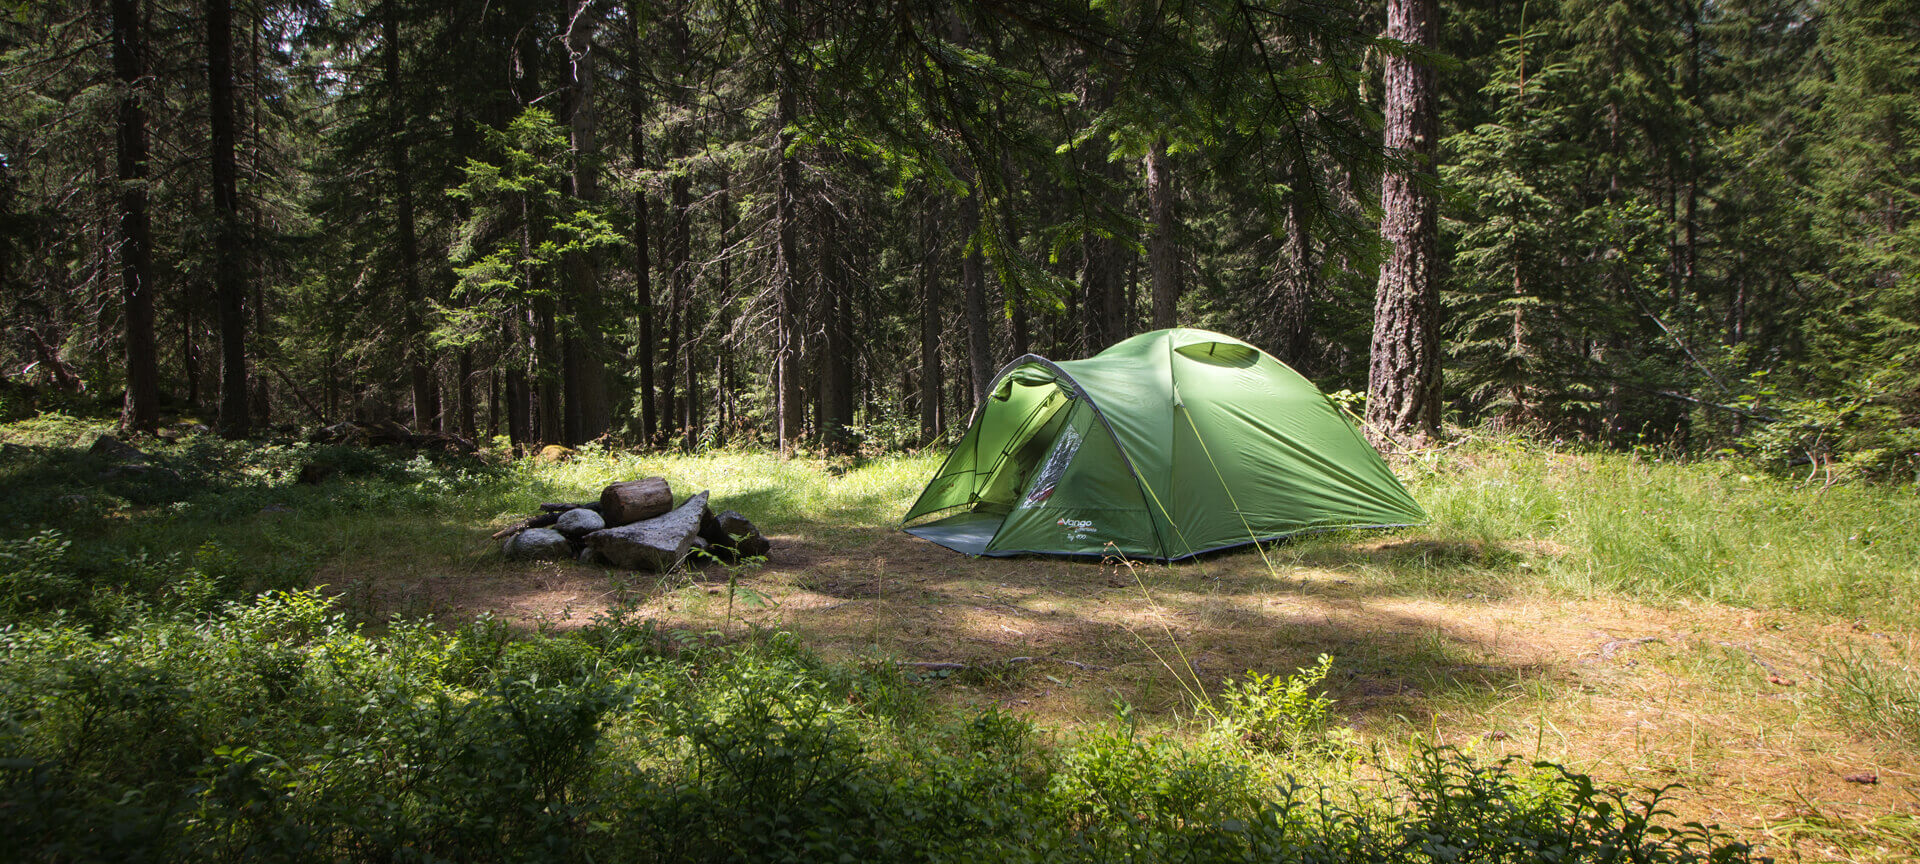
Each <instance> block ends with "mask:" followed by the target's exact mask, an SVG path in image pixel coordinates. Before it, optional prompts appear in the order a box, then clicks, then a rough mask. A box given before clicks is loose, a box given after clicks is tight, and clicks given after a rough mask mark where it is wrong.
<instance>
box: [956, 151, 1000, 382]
mask: <svg viewBox="0 0 1920 864" xmlns="http://www.w3.org/2000/svg"><path fill="white" fill-rule="evenodd" d="M960 212H961V218H960V230H961V238H960V242H961V243H962V244H964V248H965V250H966V253H965V254H966V257H964V258H962V259H961V261H960V284H961V292H962V293H963V294H964V295H965V299H966V312H967V370H968V371H969V372H970V373H971V374H972V378H971V380H972V383H973V390H972V393H973V403H972V404H973V406H974V407H975V408H978V407H979V406H980V405H981V404H982V403H984V402H986V401H987V385H989V384H991V383H993V349H992V347H991V346H992V343H991V342H990V341H989V339H990V338H991V334H992V331H991V330H990V329H989V328H991V327H992V326H993V319H991V318H989V317H987V284H986V283H987V280H986V266H985V261H984V260H982V259H981V257H980V246H979V244H978V243H975V242H974V235H975V234H977V233H979V231H980V186H979V184H978V183H976V184H974V188H973V190H972V191H971V192H970V193H969V194H968V195H967V200H966V203H965V204H962V205H961V211H960Z"/></svg>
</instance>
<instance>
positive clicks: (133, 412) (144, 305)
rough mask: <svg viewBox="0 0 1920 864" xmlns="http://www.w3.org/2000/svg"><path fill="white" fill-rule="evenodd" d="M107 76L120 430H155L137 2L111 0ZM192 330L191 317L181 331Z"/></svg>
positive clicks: (142, 38) (142, 46)
mask: <svg viewBox="0 0 1920 864" xmlns="http://www.w3.org/2000/svg"><path fill="white" fill-rule="evenodd" d="M112 17H113V22H112V29H113V33H112V38H113V73H114V78H115V79H116V82H117V83H118V84H119V86H120V88H121V91H120V116H119V130H118V131H119V134H118V135H117V136H116V138H117V140H116V142H115V151H116V152H115V159H114V161H115V168H116V171H115V176H117V177H118V178H119V181H120V303H121V308H122V309H123V314H124V315H125V317H126V322H125V324H126V374H127V395H126V400H125V401H124V402H122V403H121V407H120V428H121V429H123V430H125V431H128V432H153V431H155V430H156V429H158V428H159V426H160V368H159V366H160V364H159V358H158V354H159V351H158V347H157V345H156V344H155V340H154V335H153V251H152V245H153V240H152V234H153V232H152V228H151V226H150V224H149V222H148V218H147V112H146V109H145V107H144V106H142V105H141V104H140V103H141V91H142V90H143V89H145V84H144V79H145V78H146V74H147V73H146V58H145V55H146V34H145V33H144V32H143V28H142V24H141V20H140V4H139V2H138V0H113V6H112ZM192 328H193V321H192V317H191V316H189V317H188V320H187V329H188V330H189V332H191V330H192Z"/></svg>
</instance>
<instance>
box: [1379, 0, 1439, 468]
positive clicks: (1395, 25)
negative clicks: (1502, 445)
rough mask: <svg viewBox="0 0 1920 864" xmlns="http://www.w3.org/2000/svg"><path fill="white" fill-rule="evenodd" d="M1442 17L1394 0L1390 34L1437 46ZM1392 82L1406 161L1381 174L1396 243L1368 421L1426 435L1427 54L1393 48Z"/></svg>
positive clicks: (1433, 349) (1432, 333)
mask: <svg viewBox="0 0 1920 864" xmlns="http://www.w3.org/2000/svg"><path fill="white" fill-rule="evenodd" d="M1435 18H1436V10H1435V3H1434V0H1387V36H1388V37H1389V38H1393V39H1398V40H1400V41H1402V42H1405V43H1407V44H1408V45H1410V46H1413V47H1414V48H1415V49H1416V50H1424V51H1431V50H1433V48H1434V45H1435V43H1436V35H1435V34H1436V29H1437V28H1436V24H1435ZM1384 81H1385V96H1386V110H1385V120H1386V146H1387V149H1388V151H1389V152H1390V153H1392V154H1394V155H1397V156H1399V157H1401V158H1403V159H1405V160H1407V164H1406V165H1405V166H1404V167H1403V168H1400V169H1396V170H1393V171H1389V172H1388V173H1387V175H1386V177H1385V178H1384V179H1383V180H1382V182H1381V190H1380V203H1381V209H1382V211H1383V213H1382V217H1381V221H1380V233H1381V236H1382V237H1383V238H1384V239H1385V240H1386V242H1387V245H1388V247H1389V251H1388V254H1387V260H1386V262H1385V263H1384V264H1383V265H1382V266H1381V268H1380V283H1379V287H1378V289H1377V293H1376V296H1375V299H1374V312H1373V346H1372V357H1371V364H1370V366H1369V369H1368V375H1367V422H1368V425H1369V427H1370V430H1369V431H1370V433H1371V434H1372V435H1373V436H1374V437H1375V438H1376V439H1378V438H1382V437H1393V438H1405V439H1407V440H1409V441H1413V442H1416V443H1418V442H1424V441H1425V440H1427V439H1429V438H1431V437H1432V436H1434V435H1436V434H1437V433H1438V431H1439V426H1440V341H1439V333H1438V330H1439V317H1440V304H1439V296H1438V291H1437V290H1436V286H1435V284H1434V283H1435V279H1434V275H1435V274H1434V242H1435V235H1436V233H1437V228H1438V225H1437V219H1436V212H1435V207H1434V201H1433V196H1432V195H1431V194H1430V193H1429V191H1428V190H1429V188H1430V187H1431V184H1432V183H1433V171H1434V166H1433V154H1434V150H1435V143H1436V142H1435V140H1434V139H1435V134H1436V129H1437V126H1438V124H1437V122H1436V119H1437V118H1436V106H1435V104H1434V83H1433V70H1432V68H1430V67H1429V66H1427V65H1426V64H1425V62H1424V60H1423V58H1420V57H1410V56H1404V55H1394V56H1389V57H1388V58H1387V62H1386V69H1385V76H1384ZM1375 443H1376V444H1379V443H1384V442H1380V441H1378V440H1376V442H1375Z"/></svg>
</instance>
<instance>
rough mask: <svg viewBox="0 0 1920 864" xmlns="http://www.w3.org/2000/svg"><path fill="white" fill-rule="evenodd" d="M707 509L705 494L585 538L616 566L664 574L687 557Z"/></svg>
mask: <svg viewBox="0 0 1920 864" xmlns="http://www.w3.org/2000/svg"><path fill="white" fill-rule="evenodd" d="M706 509H707V493H705V492H702V493H700V494H698V495H695V496H693V497H692V498H688V499H687V503H685V504H682V505H680V506H679V507H677V508H674V509H673V510H671V511H669V512H668V513H666V514H665V515H662V516H655V517H653V518H652V519H644V520H641V521H639V522H634V523H632V524H628V525H621V526H619V527H617V528H607V529H603V530H600V531H595V532H593V533H592V534H588V535H587V545H588V546H590V547H592V548H593V549H595V550H597V551H598V552H599V553H600V554H601V556H602V557H605V558H606V559H607V561H609V562H611V563H612V564H614V565H615V566H618V567H625V568H628V569H631V570H652V571H654V572H656V573H665V572H667V571H668V570H671V569H673V568H674V567H675V566H676V565H678V564H679V563H680V561H681V559H683V558H686V557H687V551H688V550H690V549H692V548H693V538H694V536H695V535H696V534H698V533H699V532H700V514H701V513H703V512H705V511H706Z"/></svg>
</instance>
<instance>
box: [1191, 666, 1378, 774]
mask: <svg viewBox="0 0 1920 864" xmlns="http://www.w3.org/2000/svg"><path fill="white" fill-rule="evenodd" d="M1332 669H1333V658H1332V657H1329V656H1327V655H1325V654H1322V655H1320V659H1319V660H1317V661H1315V663H1314V665H1312V666H1307V667H1302V668H1301V669H1299V670H1298V671H1296V672H1294V674H1292V675H1289V676H1287V677H1285V678H1282V677H1280V676H1278V675H1263V674H1261V673H1259V672H1254V671H1251V670H1249V671H1248V672H1247V678H1246V680H1244V681H1235V682H1232V683H1230V684H1228V685H1227V686H1226V688H1225V689H1223V690H1222V691H1221V693H1220V701H1221V705H1222V707H1221V710H1220V711H1219V712H1218V713H1217V715H1216V717H1215V723H1216V727H1217V728H1218V730H1219V731H1220V732H1222V733H1225V734H1227V735H1229V736H1232V737H1235V738H1239V739H1240V740H1243V741H1245V742H1247V743H1248V744H1250V745H1252V746H1254V747H1256V748H1259V749H1262V750H1268V751H1273V752H1282V753H1284V752H1307V751H1315V752H1327V751H1333V750H1338V749H1340V748H1341V746H1342V745H1343V744H1345V742H1346V738H1345V737H1344V736H1339V735H1335V734H1333V733H1332V730H1331V728H1330V726H1329V723H1328V720H1329V712H1330V711H1331V709H1332V708H1333V700H1332V699H1329V698H1327V695H1326V693H1325V692H1324V691H1316V689H1315V688H1317V687H1319V686H1320V682H1321V681H1324V680H1326V677H1327V673H1328V672H1330V671H1332Z"/></svg>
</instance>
